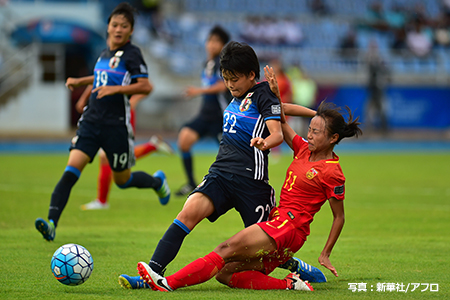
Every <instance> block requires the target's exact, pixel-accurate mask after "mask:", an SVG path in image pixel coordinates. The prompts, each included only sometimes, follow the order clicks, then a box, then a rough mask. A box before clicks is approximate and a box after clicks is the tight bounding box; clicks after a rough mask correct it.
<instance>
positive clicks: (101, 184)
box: [81, 149, 112, 210]
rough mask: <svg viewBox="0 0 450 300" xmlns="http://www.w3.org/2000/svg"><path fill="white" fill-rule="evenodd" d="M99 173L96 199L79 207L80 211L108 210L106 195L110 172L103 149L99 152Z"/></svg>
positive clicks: (110, 179)
mask: <svg viewBox="0 0 450 300" xmlns="http://www.w3.org/2000/svg"><path fill="white" fill-rule="evenodd" d="M98 157H99V162H100V163H99V165H100V168H99V172H98V177H97V199H95V200H93V201H91V202H89V203H86V204H83V205H81V209H82V210H93V209H108V208H109V204H108V195H109V191H110V189H111V182H112V170H111V167H110V166H109V162H108V158H107V157H106V154H105V151H103V149H100V150H99V155H98Z"/></svg>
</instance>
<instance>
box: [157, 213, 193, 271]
mask: <svg viewBox="0 0 450 300" xmlns="http://www.w3.org/2000/svg"><path fill="white" fill-rule="evenodd" d="M190 232H191V231H190V230H189V228H187V227H186V225H184V224H183V223H181V222H180V221H178V220H177V219H175V220H174V221H173V223H172V224H171V225H170V226H169V228H168V229H167V231H166V233H164V236H163V237H162V238H161V239H160V240H159V243H158V246H156V249H155V252H154V253H153V256H152V259H151V260H150V262H149V266H150V267H151V268H152V270H153V271H155V272H157V273H161V272H162V271H163V270H164V268H165V267H166V266H167V265H168V264H170V262H171V261H172V260H174V259H175V257H176V256H177V254H178V251H180V248H181V244H182V243H183V240H184V238H185V237H186V236H187V235H188V234H189V233H190Z"/></svg>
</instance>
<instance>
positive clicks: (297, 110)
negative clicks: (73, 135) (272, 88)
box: [283, 103, 316, 118]
mask: <svg viewBox="0 0 450 300" xmlns="http://www.w3.org/2000/svg"><path fill="white" fill-rule="evenodd" d="M283 109H284V113H285V114H286V116H297V117H309V118H312V117H314V116H315V115H316V111H315V110H313V109H310V108H307V107H304V106H301V105H298V104H292V103H283Z"/></svg>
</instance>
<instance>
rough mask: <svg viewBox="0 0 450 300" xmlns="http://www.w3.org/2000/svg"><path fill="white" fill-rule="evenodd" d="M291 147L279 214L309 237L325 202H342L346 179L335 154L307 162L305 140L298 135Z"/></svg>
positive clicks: (307, 153)
mask: <svg viewBox="0 0 450 300" xmlns="http://www.w3.org/2000/svg"><path fill="white" fill-rule="evenodd" d="M292 147H293V149H294V160H293V161H292V163H291V165H290V166H289V168H288V169H287V172H286V180H285V182H284V184H283V187H282V189H281V194H280V202H279V205H278V211H279V213H280V215H282V216H285V217H286V216H287V217H288V219H290V220H291V221H292V222H293V224H294V225H295V227H297V228H298V229H300V230H302V231H303V232H304V233H305V234H306V235H309V232H310V231H309V224H310V223H311V222H312V221H313V218H314V215H315V214H316V213H317V212H318V211H319V210H320V208H321V206H322V205H323V204H324V203H325V201H326V200H328V199H330V198H331V197H334V198H336V199H337V200H344V193H345V188H344V183H345V177H344V174H343V173H342V169H341V165H340V164H339V157H338V156H337V155H336V154H335V153H334V152H333V157H334V158H333V159H327V160H321V161H317V162H310V161H309V157H310V155H311V151H310V150H309V149H308V142H307V141H305V140H304V139H302V138H301V137H300V136H298V135H297V136H295V137H294V139H293V140H292ZM275 214H276V212H275Z"/></svg>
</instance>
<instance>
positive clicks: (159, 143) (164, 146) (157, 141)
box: [149, 135, 175, 155]
mask: <svg viewBox="0 0 450 300" xmlns="http://www.w3.org/2000/svg"><path fill="white" fill-rule="evenodd" d="M149 143H150V144H153V145H154V146H155V147H156V150H157V151H158V152H161V153H164V154H167V155H173V154H175V151H174V150H173V148H172V147H171V146H170V145H169V144H168V143H167V142H166V141H164V140H163V139H162V138H161V137H160V136H158V135H154V136H152V137H151V138H150V140H149Z"/></svg>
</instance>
